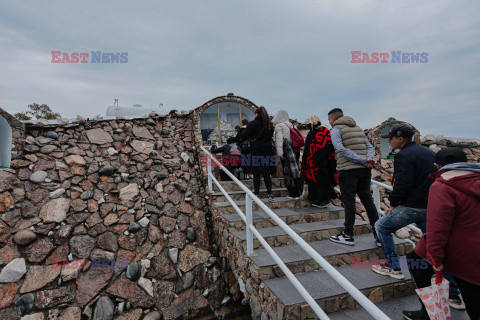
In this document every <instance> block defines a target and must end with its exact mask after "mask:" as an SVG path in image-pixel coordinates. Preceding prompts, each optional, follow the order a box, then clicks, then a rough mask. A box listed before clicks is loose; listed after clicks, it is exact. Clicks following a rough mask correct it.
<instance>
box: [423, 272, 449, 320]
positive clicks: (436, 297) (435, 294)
mask: <svg viewBox="0 0 480 320" xmlns="http://www.w3.org/2000/svg"><path fill="white" fill-rule="evenodd" d="M415 291H417V294H418V296H419V297H420V299H421V300H422V302H423V304H424V305H425V308H426V309H427V312H428V316H429V317H430V319H432V320H452V317H451V314H450V306H449V304H448V296H449V282H448V281H447V280H446V279H444V278H443V276H442V273H441V272H436V277H435V278H432V285H431V286H430V287H425V288H421V289H416V290H415Z"/></svg>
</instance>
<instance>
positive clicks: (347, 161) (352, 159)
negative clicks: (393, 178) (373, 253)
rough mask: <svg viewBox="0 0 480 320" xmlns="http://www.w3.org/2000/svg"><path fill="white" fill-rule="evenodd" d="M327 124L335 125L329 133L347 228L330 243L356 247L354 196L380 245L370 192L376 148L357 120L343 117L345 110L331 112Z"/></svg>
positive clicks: (337, 109) (375, 214)
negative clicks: (354, 238) (357, 198)
mask: <svg viewBox="0 0 480 320" xmlns="http://www.w3.org/2000/svg"><path fill="white" fill-rule="evenodd" d="M328 121H329V122H330V125H331V126H332V130H331V131H330V134H331V137H332V144H333V147H334V148H335V158H336V159H337V169H338V184H339V186H340V193H341V195H340V198H341V200H342V202H343V205H344V206H345V225H344V226H345V228H344V230H343V232H342V233H341V234H340V235H338V236H332V237H330V240H331V241H333V242H337V243H341V244H346V245H350V246H353V245H355V241H354V240H353V232H354V230H353V227H354V225H355V214H356V210H355V194H358V197H359V198H360V201H361V202H362V204H363V206H364V207H365V210H366V211H367V216H368V219H369V220H370V224H371V226H372V230H373V235H374V237H375V240H376V243H377V245H378V246H380V242H379V241H378V237H377V233H376V232H375V222H377V220H378V212H377V208H376V207H375V204H374V202H373V198H372V195H371V193H370V185H371V179H372V172H371V171H372V170H371V168H372V166H373V163H374V160H373V157H374V156H375V148H374V147H373V146H372V144H371V143H370V142H369V141H368V139H367V137H366V136H365V133H364V132H363V130H362V128H360V127H359V126H357V124H356V122H355V120H353V119H352V118H351V117H347V116H344V115H343V111H342V109H339V108H336V109H333V110H331V111H330V112H329V113H328Z"/></svg>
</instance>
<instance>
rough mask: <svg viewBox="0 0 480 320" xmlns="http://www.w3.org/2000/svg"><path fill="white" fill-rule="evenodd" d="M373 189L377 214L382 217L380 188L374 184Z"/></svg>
mask: <svg viewBox="0 0 480 320" xmlns="http://www.w3.org/2000/svg"><path fill="white" fill-rule="evenodd" d="M372 189H373V202H374V203H375V207H376V208H377V212H378V214H379V215H380V211H381V210H382V208H381V207H380V186H379V185H378V184H376V183H374V184H373V185H372Z"/></svg>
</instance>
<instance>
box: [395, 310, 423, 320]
mask: <svg viewBox="0 0 480 320" xmlns="http://www.w3.org/2000/svg"><path fill="white" fill-rule="evenodd" d="M402 314H403V316H404V317H405V319H408V320H430V317H429V316H428V313H427V312H426V311H425V310H417V311H405V310H404V311H402Z"/></svg>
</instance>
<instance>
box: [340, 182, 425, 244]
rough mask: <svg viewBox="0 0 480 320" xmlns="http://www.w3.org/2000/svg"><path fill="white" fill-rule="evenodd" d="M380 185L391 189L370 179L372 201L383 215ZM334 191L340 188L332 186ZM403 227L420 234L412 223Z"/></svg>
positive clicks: (390, 188) (356, 199)
mask: <svg viewBox="0 0 480 320" xmlns="http://www.w3.org/2000/svg"><path fill="white" fill-rule="evenodd" d="M380 187H383V188H385V189H387V190H388V191H392V190H393V188H392V187H391V186H389V185H387V184H385V183H381V182H379V181H377V180H373V179H372V191H373V202H374V203H375V207H376V208H377V212H378V213H379V214H380V215H381V216H384V215H385V211H383V210H382V207H381V206H380V203H381V200H380ZM334 189H335V191H337V192H338V193H341V192H340V189H339V188H334ZM355 202H357V203H360V204H361V203H362V201H360V199H359V198H357V197H355ZM405 228H408V229H410V230H412V231H414V232H416V233H419V234H422V233H423V232H422V230H420V229H419V228H417V227H415V226H414V225H413V224H409V225H408V226H406V227H405ZM408 241H409V242H410V243H412V245H413V246H414V247H415V243H413V242H412V241H410V240H408Z"/></svg>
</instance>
